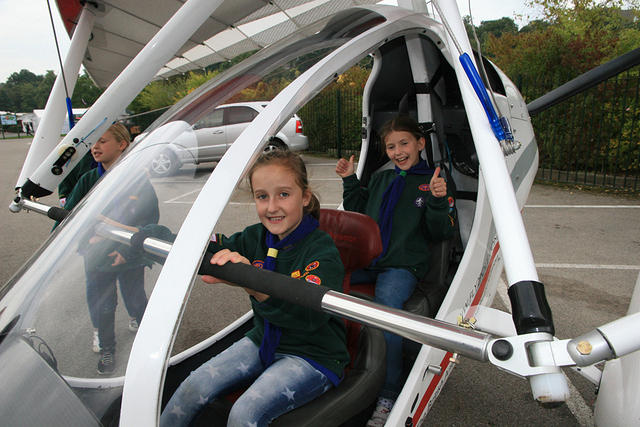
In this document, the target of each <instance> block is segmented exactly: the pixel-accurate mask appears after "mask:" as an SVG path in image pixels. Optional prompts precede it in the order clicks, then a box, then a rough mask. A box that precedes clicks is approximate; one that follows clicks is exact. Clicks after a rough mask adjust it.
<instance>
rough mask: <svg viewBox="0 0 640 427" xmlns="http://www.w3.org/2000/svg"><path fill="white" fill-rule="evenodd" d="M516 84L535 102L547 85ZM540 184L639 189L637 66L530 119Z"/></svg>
mask: <svg viewBox="0 0 640 427" xmlns="http://www.w3.org/2000/svg"><path fill="white" fill-rule="evenodd" d="M516 81H518V84H519V87H520V90H521V92H522V93H523V94H524V96H525V97H526V98H528V99H534V98H536V97H538V96H540V95H542V94H543V93H545V92H546V91H548V90H550V89H551V88H552V87H551V88H550V87H549V82H553V79H547V80H546V81H542V79H541V81H530V82H523V81H522V80H516ZM532 123H533V127H534V130H535V133H536V139H537V142H538V149H539V152H540V165H539V171H538V178H539V179H541V180H544V181H552V182H560V183H569V184H579V185H589V186H597V187H606V188H616V189H624V190H627V191H632V192H638V191H640V128H639V127H640V67H639V66H636V67H633V68H630V69H628V70H626V71H624V72H622V73H620V74H617V75H615V76H613V77H611V78H609V79H607V80H605V81H603V82H602V83H600V84H598V85H597V86H594V87H592V88H590V89H588V90H586V91H584V92H582V93H579V94H577V95H575V96H572V97H571V98H568V99H566V100H564V101H562V102H561V103H559V104H556V105H554V106H553V107H550V108H549V109H547V110H544V111H542V112H541V113H540V114H538V115H536V116H534V117H533V118H532Z"/></svg>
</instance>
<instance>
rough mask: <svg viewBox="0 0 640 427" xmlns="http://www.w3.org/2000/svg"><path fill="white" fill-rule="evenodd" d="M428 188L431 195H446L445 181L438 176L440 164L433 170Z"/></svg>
mask: <svg viewBox="0 0 640 427" xmlns="http://www.w3.org/2000/svg"><path fill="white" fill-rule="evenodd" d="M429 189H430V190H431V194H433V197H444V196H446V195H447V181H445V180H444V178H442V177H440V166H438V167H437V168H436V170H435V172H433V176H432V177H431V181H430V182H429Z"/></svg>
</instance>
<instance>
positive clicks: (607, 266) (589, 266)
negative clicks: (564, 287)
mask: <svg viewBox="0 0 640 427" xmlns="http://www.w3.org/2000/svg"><path fill="white" fill-rule="evenodd" d="M536 267H538V268H568V269H577V270H580V269H585V270H640V265H615V264H552V263H536Z"/></svg>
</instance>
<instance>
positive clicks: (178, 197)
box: [165, 188, 201, 204]
mask: <svg viewBox="0 0 640 427" xmlns="http://www.w3.org/2000/svg"><path fill="white" fill-rule="evenodd" d="M200 190H201V188H196V189H195V190H192V191H189V192H187V193H184V194H181V195H180V196H176V197H174V198H173V199H169V200H165V203H188V204H193V202H177V201H176V200H178V199H182V198H183V197H186V196H189V195H190V194H193V193H197V192H198V191H200Z"/></svg>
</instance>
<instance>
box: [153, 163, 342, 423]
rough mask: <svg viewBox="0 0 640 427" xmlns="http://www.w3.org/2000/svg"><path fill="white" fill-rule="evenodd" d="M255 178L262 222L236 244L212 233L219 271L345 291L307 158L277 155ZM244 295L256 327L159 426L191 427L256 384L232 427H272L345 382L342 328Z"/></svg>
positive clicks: (233, 415)
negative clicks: (261, 273) (231, 266)
mask: <svg viewBox="0 0 640 427" xmlns="http://www.w3.org/2000/svg"><path fill="white" fill-rule="evenodd" d="M248 178H249V184H250V187H251V192H252V194H253V198H254V202H255V206H256V212H257V214H258V218H259V219H260V223H259V224H255V225H252V226H249V227H247V228H246V229H245V230H244V231H242V232H239V233H236V234H233V235H232V236H230V237H225V236H223V235H219V234H216V235H214V236H213V238H212V241H211V243H210V245H209V249H208V250H209V251H210V252H215V253H214V255H213V257H212V258H211V263H212V264H217V265H224V264H226V263H227V262H234V263H238V262H242V263H245V264H252V265H253V266H255V267H257V268H265V269H268V270H273V271H276V272H278V273H281V274H285V275H287V276H291V277H294V278H298V279H300V280H306V281H307V282H310V283H314V284H318V285H320V284H322V285H324V286H327V287H329V288H332V289H335V290H338V291H341V290H342V279H343V275H344V268H343V266H342V262H341V261H340V255H339V253H338V250H337V249H336V247H335V245H334V244H333V240H332V239H331V237H329V235H328V234H326V233H324V232H323V231H321V230H319V229H318V217H319V211H320V203H319V202H318V199H317V198H316V197H315V195H313V193H312V192H311V190H310V189H309V184H308V181H307V172H306V168H305V166H304V163H303V161H302V159H301V158H300V157H299V156H298V155H296V154H294V153H291V152H289V151H282V150H276V151H273V152H270V153H268V154H265V155H262V156H261V157H260V158H259V159H258V160H257V161H256V163H255V164H254V165H253V167H252V168H251V170H250V171H249V174H248ZM202 279H203V280H204V281H205V282H207V283H219V282H220V280H218V279H217V278H215V277H212V276H203V278H202ZM245 290H246V291H247V293H248V294H249V295H250V300H251V306H252V308H253V312H254V317H253V323H254V326H253V329H251V330H250V331H249V332H247V334H246V336H245V337H244V338H242V339H240V340H239V341H237V342H236V343H235V344H233V345H232V346H231V347H229V348H228V349H226V350H225V351H223V352H222V353H220V354H219V355H217V356H215V357H213V358H212V359H211V360H209V361H208V362H206V363H205V364H203V365H202V366H200V367H199V368H198V369H196V370H195V371H193V372H192V373H191V374H190V375H189V377H187V379H186V380H185V381H184V382H183V383H182V384H181V385H180V386H179V387H178V389H177V390H176V392H175V393H174V394H173V396H172V397H171V400H169V402H168V403H167V406H166V407H165V409H164V411H163V413H162V416H161V419H160V424H161V425H163V426H181V425H188V424H189V423H191V422H192V420H194V418H195V417H196V415H197V414H198V412H199V411H200V410H201V409H203V408H204V407H205V406H206V405H208V404H209V403H210V402H211V401H213V400H214V399H216V398H217V397H219V396H221V395H225V394H227V393H229V392H232V391H234V390H236V389H238V388H240V387H242V386H246V385H247V384H249V388H248V389H247V390H246V391H245V392H244V393H243V394H242V395H241V396H240V397H239V398H238V400H237V401H236V402H235V404H234V405H233V407H232V408H231V412H230V414H229V420H228V423H227V425H228V426H240V425H243V426H247V425H255V426H266V425H268V424H269V423H270V422H271V420H273V419H274V418H276V417H278V416H280V415H282V414H284V413H285V412H289V411H291V410H292V409H294V408H297V407H299V406H301V405H304V404H305V403H307V402H309V401H311V400H312V399H315V398H316V397H318V396H320V395H321V394H323V393H324V392H326V391H327V390H329V389H330V388H331V387H333V386H336V385H337V384H338V383H339V382H340V380H341V378H342V375H343V369H344V367H345V366H346V364H347V363H348V361H349V354H348V352H347V349H346V338H345V328H344V322H343V321H341V320H339V319H337V318H335V317H333V316H330V315H328V314H325V313H319V312H314V311H311V310H308V309H305V308H303V307H301V306H298V305H294V304H291V303H288V302H285V301H282V300H279V299H277V298H274V297H270V296H269V295H266V294H263V293H260V292H256V291H253V290H251V289H245Z"/></svg>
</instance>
